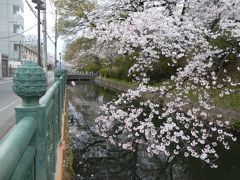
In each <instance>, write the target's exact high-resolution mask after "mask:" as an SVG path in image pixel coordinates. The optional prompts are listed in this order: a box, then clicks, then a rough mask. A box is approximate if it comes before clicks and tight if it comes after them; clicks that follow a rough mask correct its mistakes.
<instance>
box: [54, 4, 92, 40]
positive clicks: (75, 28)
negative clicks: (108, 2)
mask: <svg viewBox="0 0 240 180" xmlns="http://www.w3.org/2000/svg"><path fill="white" fill-rule="evenodd" d="M53 2H54V3H55V6H56V8H57V11H58V12H57V13H58V32H59V34H60V35H62V36H67V35H71V36H73V35H76V34H77V33H78V32H79V31H80V30H82V29H85V28H87V27H88V26H89V20H88V16H87V14H88V13H89V12H90V11H91V10H92V9H93V8H94V2H93V1H91V0H53Z"/></svg>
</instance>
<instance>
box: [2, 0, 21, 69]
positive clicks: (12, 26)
mask: <svg viewBox="0 0 240 180" xmlns="http://www.w3.org/2000/svg"><path fill="white" fill-rule="evenodd" d="M0 10H1V11H0V25H1V28H0V53H2V54H5V55H7V56H8V59H9V62H8V65H9V67H11V68H17V67H18V66H19V65H21V62H20V58H19V57H20V56H19V54H20V52H19V44H20V42H23V40H24V36H23V34H21V33H22V32H23V31H24V17H23V12H24V5H23V0H0Z"/></svg>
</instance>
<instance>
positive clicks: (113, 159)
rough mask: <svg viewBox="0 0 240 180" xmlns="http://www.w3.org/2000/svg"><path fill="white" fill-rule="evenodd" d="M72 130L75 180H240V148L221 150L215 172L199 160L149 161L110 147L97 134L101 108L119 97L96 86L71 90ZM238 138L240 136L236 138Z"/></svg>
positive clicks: (144, 156)
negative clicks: (98, 116) (95, 126)
mask: <svg viewBox="0 0 240 180" xmlns="http://www.w3.org/2000/svg"><path fill="white" fill-rule="evenodd" d="M68 92H69V93H68V94H69V114H70V115H69V117H70V118H69V126H70V130H69V131H70V135H71V139H72V145H71V146H72V151H73V155H74V162H73V169H74V174H75V175H74V177H73V178H72V179H84V180H85V179H99V180H115V179H116V180H118V179H119V180H135V179H146V180H155V179H156V180H158V179H160V180H239V179H240V171H239V169H240V153H239V152H240V145H239V144H236V143H235V144H233V145H232V146H231V149H230V150H229V151H226V150H224V149H221V150H220V153H219V154H220V158H219V159H218V168H217V169H212V168H209V167H208V166H207V165H205V164H203V163H202V162H200V161H199V160H195V159H191V158H190V159H186V158H184V157H181V156H179V157H177V158H175V160H174V161H173V162H172V163H166V157H164V156H158V157H153V158H149V157H148V156H147V154H146V152H144V151H143V150H141V147H139V148H138V151H137V152H135V153H133V152H131V151H127V150H123V149H120V148H118V147H116V146H113V145H111V144H110V143H109V142H108V141H107V140H106V139H104V138H103V137H101V136H99V135H98V134H97V133H96V132H95V130H94V124H95V118H96V117H97V115H98V112H99V107H100V106H101V105H102V104H104V103H106V102H108V101H110V100H111V99H112V98H114V97H116V96H117V93H116V92H113V91H109V90H107V89H104V88H102V87H99V86H98V85H96V84H94V83H89V84H87V85H80V84H77V85H76V86H72V87H69V88H68ZM237 136H238V137H239V134H237Z"/></svg>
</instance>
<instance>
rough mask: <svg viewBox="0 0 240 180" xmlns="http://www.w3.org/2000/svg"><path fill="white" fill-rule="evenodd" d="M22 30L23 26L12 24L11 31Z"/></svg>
mask: <svg viewBox="0 0 240 180" xmlns="http://www.w3.org/2000/svg"><path fill="white" fill-rule="evenodd" d="M21 32H23V27H22V26H20V25H19V24H13V33H21Z"/></svg>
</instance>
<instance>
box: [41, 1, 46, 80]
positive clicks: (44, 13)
mask: <svg viewBox="0 0 240 180" xmlns="http://www.w3.org/2000/svg"><path fill="white" fill-rule="evenodd" d="M43 3H44V6H45V10H43V21H42V32H43V70H44V72H45V74H46V78H47V10H46V9H47V4H46V0H43Z"/></svg>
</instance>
